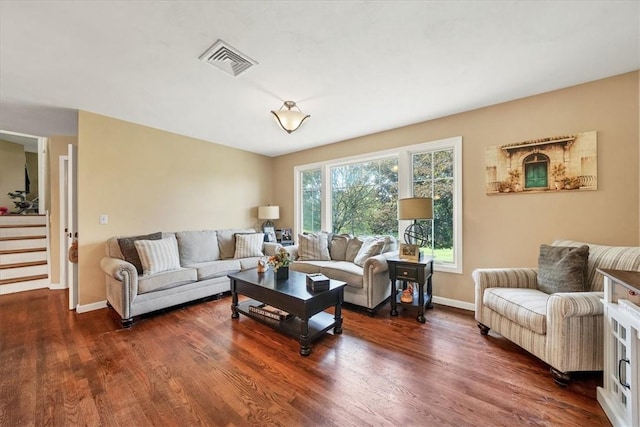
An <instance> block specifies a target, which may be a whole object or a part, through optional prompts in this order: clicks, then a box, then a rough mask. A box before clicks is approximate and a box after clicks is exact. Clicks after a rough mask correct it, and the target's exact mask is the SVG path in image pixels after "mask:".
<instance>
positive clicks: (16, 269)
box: [0, 261, 49, 280]
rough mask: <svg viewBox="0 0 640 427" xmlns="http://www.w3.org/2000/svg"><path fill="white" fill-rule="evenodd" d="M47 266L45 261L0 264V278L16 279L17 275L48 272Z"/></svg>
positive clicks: (25, 275)
mask: <svg viewBox="0 0 640 427" xmlns="http://www.w3.org/2000/svg"><path fill="white" fill-rule="evenodd" d="M48 273H49V266H48V265H47V262H46V261H33V262H21V263H15V264H4V265H0V280H4V279H17V278H19V277H28V276H36V275H40V274H48Z"/></svg>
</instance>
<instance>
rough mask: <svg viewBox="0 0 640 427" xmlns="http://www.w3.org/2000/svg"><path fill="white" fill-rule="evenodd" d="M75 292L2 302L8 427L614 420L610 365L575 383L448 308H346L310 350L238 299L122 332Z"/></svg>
mask: <svg viewBox="0 0 640 427" xmlns="http://www.w3.org/2000/svg"><path fill="white" fill-rule="evenodd" d="M67 304H68V303H67V293H66V291H50V290H38V291H31V292H22V293H17V294H11V295H3V296H0V425H2V426H44V425H52V426H73V425H88V426H148V425H155V426H192V425H211V426H245V425H256V426H268V425H275V426H287V427H288V426H418V425H420V426H476V427H479V426H527V425H534V426H581V427H588V426H608V425H610V424H609V422H608V420H607V418H606V416H605V414H604V412H603V411H602V409H601V408H600V406H599V405H598V403H597V402H596V386H598V385H600V383H601V381H602V374H601V373H584V374H580V375H576V377H575V380H574V381H573V383H572V384H571V385H569V386H568V387H566V388H560V387H558V386H556V385H555V384H554V382H553V381H552V379H551V377H550V376H549V367H548V366H547V365H545V364H544V363H542V362H541V361H540V360H538V359H537V358H535V357H533V356H531V355H530V354H528V353H527V352H525V351H524V350H522V349H520V348H519V347H517V346H515V345H514V344H511V343H510V342H508V341H507V340H505V339H503V338H501V337H499V336H497V335H494V334H493V333H491V334H490V335H489V336H488V337H483V336H481V335H480V333H479V331H478V328H477V327H476V325H475V322H474V320H473V314H472V313H471V312H467V311H463V310H457V309H453V308H448V307H443V306H437V305H436V307H435V309H433V310H429V311H428V312H427V323H426V324H420V323H418V322H416V321H415V315H414V314H410V313H402V312H401V313H400V316H399V317H397V318H390V316H389V307H388V305H387V306H386V307H383V309H382V310H381V311H380V312H379V313H378V315H377V316H376V317H374V318H370V317H368V316H367V315H366V313H364V312H360V311H357V310H353V309H350V308H347V309H345V310H343V315H344V332H343V334H342V335H335V336H334V335H332V334H327V336H325V337H323V338H322V339H321V340H319V341H317V342H316V343H314V346H313V350H312V353H311V355H310V356H309V357H301V356H300V355H299V354H298V350H299V345H298V343H297V342H296V341H295V340H293V339H291V338H287V337H284V336H282V335H279V334H277V333H275V332H274V331H272V330H271V329H269V328H268V327H266V326H263V325H261V324H259V323H257V322H255V321H253V320H251V319H248V318H246V317H244V316H241V317H240V319H237V320H232V319H231V310H230V304H231V298H230V297H225V298H223V299H221V300H214V301H208V302H201V303H198V304H195V305H190V306H187V307H183V308H179V309H175V310H172V311H168V312H165V313H162V314H158V315H155V316H153V317H148V318H144V319H141V320H138V321H137V322H136V323H135V324H134V325H133V327H132V328H131V329H128V330H125V329H120V328H119V324H118V321H117V318H116V316H115V315H114V313H113V312H112V311H111V310H108V309H104V310H97V311H93V312H89V313H84V314H76V313H75V312H73V311H69V310H67Z"/></svg>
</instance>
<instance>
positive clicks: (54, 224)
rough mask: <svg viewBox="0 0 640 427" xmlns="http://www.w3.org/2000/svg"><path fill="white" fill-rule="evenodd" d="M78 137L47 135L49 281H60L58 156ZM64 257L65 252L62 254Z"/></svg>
mask: <svg viewBox="0 0 640 427" xmlns="http://www.w3.org/2000/svg"><path fill="white" fill-rule="evenodd" d="M77 143H78V138H77V137H75V136H52V137H49V147H48V150H47V158H46V161H47V162H48V164H49V168H48V171H49V178H48V181H47V185H48V186H49V194H48V196H47V197H48V201H49V203H48V204H49V206H50V211H49V213H50V214H49V225H50V228H49V235H50V245H51V283H52V284H59V285H64V284H63V283H60V156H66V155H67V151H68V149H67V146H68V144H74V145H77ZM64 256H65V259H66V254H64Z"/></svg>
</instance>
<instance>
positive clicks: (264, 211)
mask: <svg viewBox="0 0 640 427" xmlns="http://www.w3.org/2000/svg"><path fill="white" fill-rule="evenodd" d="M279 218H280V206H271V205H269V206H260V207H259V208H258V219H265V220H266V221H265V222H263V223H262V230H264V229H265V227H273V226H274V224H273V222H272V221H271V220H272V219H279Z"/></svg>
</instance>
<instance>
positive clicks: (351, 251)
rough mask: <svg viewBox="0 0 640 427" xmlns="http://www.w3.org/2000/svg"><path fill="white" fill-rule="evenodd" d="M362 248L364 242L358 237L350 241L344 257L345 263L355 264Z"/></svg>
mask: <svg viewBox="0 0 640 427" xmlns="http://www.w3.org/2000/svg"><path fill="white" fill-rule="evenodd" d="M361 247H362V240H360V239H358V238H357V237H352V238H351V239H349V243H348V244H347V253H346V254H345V256H344V260H345V261H349V262H354V261H355V259H356V257H357V256H358V252H360V248H361Z"/></svg>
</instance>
